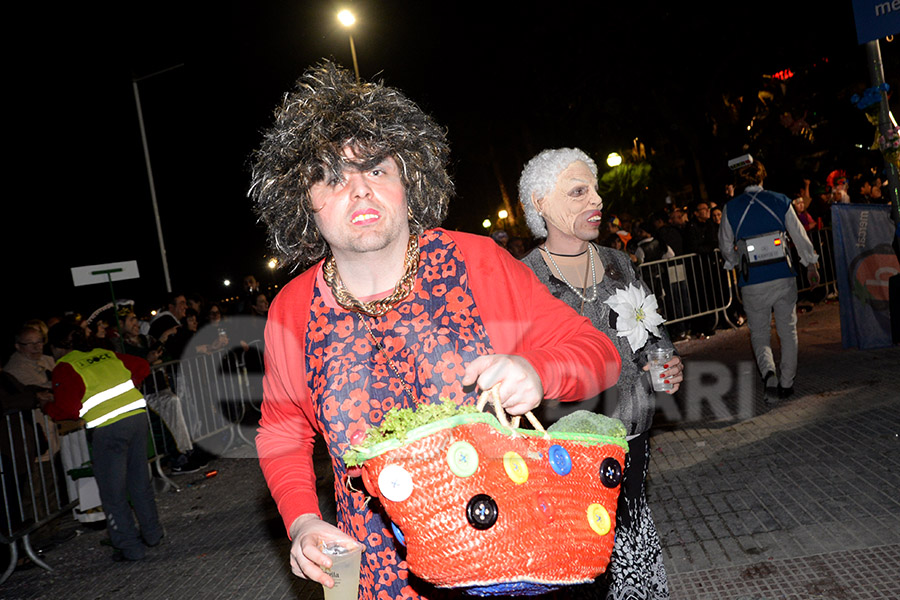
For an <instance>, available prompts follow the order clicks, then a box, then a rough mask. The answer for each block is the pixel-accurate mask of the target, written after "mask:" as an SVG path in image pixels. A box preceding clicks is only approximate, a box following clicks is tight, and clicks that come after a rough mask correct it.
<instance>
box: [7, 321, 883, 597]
mask: <svg viewBox="0 0 900 600" xmlns="http://www.w3.org/2000/svg"><path fill="white" fill-rule="evenodd" d="M799 319H800V347H801V351H800V367H799V375H798V378H797V381H796V383H795V390H796V391H795V394H794V396H793V397H791V398H790V399H788V400H785V401H783V402H782V403H780V404H779V405H777V406H775V407H772V408H768V407H766V406H765V404H764V403H763V402H762V401H761V398H760V396H761V390H760V387H759V385H760V384H759V382H758V377H757V375H756V374H755V367H754V366H753V363H752V354H751V351H750V341H749V332H748V330H747V328H746V327H743V328H741V329H738V330H728V331H721V330H720V331H719V332H718V333H717V334H716V335H714V336H713V337H712V338H710V339H708V340H691V341H687V342H680V343H679V344H678V349H679V352H680V353H681V354H682V356H683V357H684V360H685V363H686V365H687V373H688V374H690V376H689V378H688V380H687V381H685V384H684V386H683V388H682V390H681V391H679V393H678V394H677V395H676V396H675V398H674V401H673V402H669V403H667V404H664V405H663V406H662V407H661V412H660V414H659V417H660V418H659V427H658V428H657V429H656V430H655V431H654V433H653V436H652V437H651V444H652V449H653V453H652V459H651V461H652V462H651V467H650V481H649V487H648V497H649V500H650V504H651V507H652V510H653V513H654V517H655V520H656V524H657V527H658V529H659V532H660V536H661V539H662V544H663V549H664V553H665V561H666V566H667V569H668V574H669V580H670V586H671V592H672V598H674V599H676V600H682V599H684V600H729V599H734V600H775V599H779V600H780V599H810V600H812V599H815V600H844V599H846V600H856V599H859V600H863V599H875V598H883V599H889V598H890V599H896V598H900V438H898V434H900V393H898V392H897V389H896V380H897V379H898V376H900V348H896V347H895V348H886V349H879V350H867V351H860V350H852V349H850V350H844V349H842V348H841V344H840V324H839V317H838V307H837V304H836V303H832V304H820V305H817V306H816V307H815V308H814V310H813V311H812V312H810V313H806V314H803V315H800V317H799ZM663 400H665V399H663ZM319 466H320V467H322V468H323V469H327V468H328V465H327V464H325V463H324V462H323V461H319ZM209 468H210V469H216V470H217V471H218V474H217V475H216V476H214V477H209V478H206V477H204V476H203V474H202V473H200V474H196V475H185V476H182V477H180V478H178V479H177V481H178V483H179V485H181V488H182V489H181V491H179V492H172V491H166V492H161V493H160V494H158V504H159V508H160V512H161V516H162V521H163V523H164V525H165V527H166V537H165V539H164V541H163V543H162V544H161V545H160V546H159V547H157V548H152V549H150V550H149V552H148V557H147V559H146V560H144V561H142V562H139V563H115V562H113V561H112V560H111V559H110V554H111V550H110V549H109V547H107V546H105V545H103V544H102V541H103V540H104V538H105V537H106V533H105V532H104V531H92V530H86V529H83V528H80V527H79V526H78V525H77V523H75V522H74V520H73V519H71V518H65V519H62V520H61V521H60V522H59V523H57V527H56V529H57V530H58V531H60V532H62V533H65V532H66V531H70V532H71V531H75V532H76V533H77V534H78V535H77V536H76V537H74V538H73V539H70V540H68V541H66V542H63V543H61V544H58V545H56V546H55V547H52V548H47V549H46V550H45V551H44V552H43V559H44V560H45V561H46V562H47V563H48V564H50V565H51V566H52V567H53V568H54V571H53V572H46V571H44V570H42V569H39V568H34V567H33V568H30V569H21V568H20V569H17V570H16V571H15V572H14V573H13V574H12V576H11V577H10V578H9V580H8V581H7V582H6V583H5V584H4V585H3V586H2V587H0V596H2V597H3V598H6V599H9V600H13V599H38V598H40V599H47V598H66V600H80V599H101V598H102V599H117V600H118V599H128V598H152V599H154V600H155V599H160V600H164V599H172V600H181V599H183V598H192V599H210V600H212V599H216V600H218V599H224V598H234V599H248V600H249V599H257V598H258V599H266V600H274V599H279V598H284V599H290V600H306V599H318V598H321V597H322V592H321V588H320V587H319V586H318V585H316V584H311V583H309V582H306V581H303V580H300V579H297V578H296V577H294V576H292V575H291V573H290V567H289V565H288V559H287V557H288V543H287V539H286V537H285V534H284V529H283V526H282V524H281V520H280V518H279V516H278V513H277V510H276V509H275V506H274V504H273V502H272V500H271V498H270V497H269V495H268V491H267V489H266V487H265V484H264V482H263V480H262V476H261V474H260V472H259V467H258V464H257V462H256V460H254V458H253V450H252V448H250V447H246V446H244V447H240V448H237V449H235V450H233V451H230V452H229V453H227V454H226V456H224V457H222V458H218V459H216V460H215V461H213V462H212V463H211V464H210V467H209ZM322 485H323V486H325V487H326V489H327V486H328V485H329V484H328V482H327V480H326V479H325V478H323V481H322ZM35 545H36V546H39V545H40V542H39V541H35Z"/></svg>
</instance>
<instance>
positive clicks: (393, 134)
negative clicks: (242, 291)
mask: <svg viewBox="0 0 900 600" xmlns="http://www.w3.org/2000/svg"><path fill="white" fill-rule="evenodd" d="M347 146H349V147H351V148H352V149H353V152H354V155H355V159H354V161H353V163H354V164H355V165H357V166H360V165H371V164H377V163H378V162H380V161H381V160H383V159H384V158H386V157H388V156H391V157H393V158H394V159H395V160H396V161H397V165H398V166H399V168H400V176H401V178H402V181H403V185H404V187H405V188H406V201H407V205H408V206H409V214H410V223H409V226H410V231H411V232H413V233H416V234H419V233H422V231H424V230H425V229H428V228H431V227H436V226H438V225H440V224H441V222H442V221H443V220H444V218H445V217H446V215H447V204H448V202H449V200H450V196H451V195H452V194H453V182H452V181H451V180H450V176H449V175H448V174H447V163H448V161H449V155H450V148H449V146H448V144H447V140H446V134H445V132H444V130H443V129H441V128H440V127H438V125H437V124H436V123H435V122H434V121H433V120H432V119H431V117H429V116H428V115H426V114H425V113H424V112H422V110H421V109H420V108H419V107H418V106H416V104H415V103H413V102H412V101H411V100H409V99H408V98H406V97H405V96H404V95H403V94H402V93H400V92H399V91H398V90H395V89H393V88H390V87H386V86H385V85H384V84H383V82H380V81H379V82H378V83H356V79H355V78H354V76H353V75H352V74H351V73H350V72H349V71H347V70H345V69H343V68H341V67H340V66H338V65H336V64H334V63H333V62H331V61H322V62H321V63H320V64H319V65H317V66H315V67H312V68H310V69H308V70H307V71H306V72H305V73H304V74H303V75H302V76H301V77H300V79H299V80H298V81H297V83H296V85H295V87H294V89H293V90H292V91H291V92H289V93H287V94H285V96H284V100H283V101H282V103H281V106H280V107H279V108H278V109H277V110H276V111H275V124H274V125H273V126H272V127H271V128H270V129H268V130H267V131H265V132H264V134H263V141H262V144H261V146H260V147H259V149H258V150H256V151H255V152H254V153H253V155H252V156H251V161H252V167H251V184H250V191H249V193H248V195H249V196H250V197H251V199H252V200H253V201H254V210H255V212H256V215H257V216H258V217H259V220H260V221H262V222H263V223H265V225H266V227H267V228H268V242H269V247H270V248H271V249H272V251H273V252H274V253H275V254H276V255H277V256H278V258H279V259H280V262H281V263H282V265H283V266H286V267H288V268H290V269H291V270H295V269H297V268H298V267H305V266H308V265H309V264H310V263H312V262H314V261H316V260H318V259H320V258H322V257H324V256H325V255H326V254H327V253H328V245H327V244H326V242H325V240H324V239H323V238H322V236H321V234H320V232H319V228H318V227H317V226H316V223H315V219H314V218H313V210H312V204H311V198H310V194H309V189H310V186H312V185H313V184H315V183H317V182H319V181H322V180H323V179H325V177H326V174H328V175H329V177H331V176H334V177H337V178H341V172H342V170H343V167H344V166H345V165H346V164H347V163H348V159H347V158H346V157H345V156H344V155H343V149H344V148H345V147H347Z"/></svg>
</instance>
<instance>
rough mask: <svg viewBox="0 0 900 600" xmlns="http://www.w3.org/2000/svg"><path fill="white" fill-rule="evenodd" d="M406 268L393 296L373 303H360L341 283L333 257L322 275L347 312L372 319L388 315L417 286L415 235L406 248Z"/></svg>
mask: <svg viewBox="0 0 900 600" xmlns="http://www.w3.org/2000/svg"><path fill="white" fill-rule="evenodd" d="M404 266H405V271H404V273H403V277H401V278H400V281H398V282H397V285H396V287H394V291H393V292H391V295H390V296H388V297H387V298H382V299H381V300H373V301H371V302H360V301H359V300H357V299H356V297H355V296H354V295H353V294H351V293H350V291H349V290H348V289H347V288H346V287H344V282H342V281H341V276H340V274H339V273H338V270H337V265H336V264H335V262H334V256H333V255H332V256H329V257H328V259H326V260H325V265H324V267H323V268H322V275H323V276H324V278H325V283H327V284H328V287H330V288H331V293H332V294H333V295H334V299H335V300H337V303H338V304H340V305H341V306H342V307H344V308H345V309H346V310H349V311H353V312H359V313H362V314H364V315H368V316H370V317H381V316H383V315H385V314H387V312H388V311H389V310H391V309H392V308H394V306H395V305H396V304H398V303H399V302H400V301H401V300H403V299H404V298H406V297H407V296H409V294H410V292H412V290H413V287H414V286H415V283H416V273H417V272H418V270H419V236H417V235H415V234H413V235H411V236H409V245H407V247H406V258H405V259H404Z"/></svg>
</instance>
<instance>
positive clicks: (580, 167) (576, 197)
mask: <svg viewBox="0 0 900 600" xmlns="http://www.w3.org/2000/svg"><path fill="white" fill-rule="evenodd" d="M533 200H534V203H535V206H536V207H537V209H538V210H539V211H540V212H541V213H542V216H543V217H544V221H545V222H546V223H547V230H548V232H549V231H552V230H554V229H555V230H556V231H557V232H559V233H562V234H564V235H566V236H569V237H574V238H577V239H579V240H582V241H590V240H594V239H597V236H598V235H599V234H600V225H601V222H602V216H603V213H602V212H601V211H602V210H603V199H602V198H600V195H599V194H598V193H597V178H596V177H594V174H593V173H592V172H591V169H590V168H589V167H588V166H587V165H586V164H585V163H584V162H582V161H580V160H578V161H575V162H573V163H572V164H571V165H569V166H568V167H566V168H565V169H564V170H563V172H562V173H560V174H559V177H557V179H556V185H555V186H554V188H553V190H552V191H551V192H550V193H549V194H547V195H546V196H544V197H543V198H540V199H533Z"/></svg>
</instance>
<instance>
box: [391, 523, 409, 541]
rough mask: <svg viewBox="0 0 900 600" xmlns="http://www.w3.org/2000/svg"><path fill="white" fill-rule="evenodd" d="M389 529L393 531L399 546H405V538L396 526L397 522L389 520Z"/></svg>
mask: <svg viewBox="0 0 900 600" xmlns="http://www.w3.org/2000/svg"><path fill="white" fill-rule="evenodd" d="M391 530H393V532H394V537H395V538H397V541H398V542H400V545H401V546H406V538H405V537H404V536H403V532H402V531H400V528H399V527H397V524H396V523H394V522H393V521H391Z"/></svg>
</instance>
